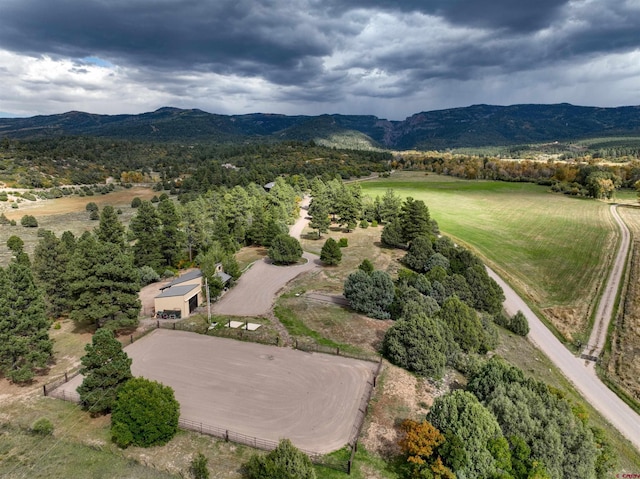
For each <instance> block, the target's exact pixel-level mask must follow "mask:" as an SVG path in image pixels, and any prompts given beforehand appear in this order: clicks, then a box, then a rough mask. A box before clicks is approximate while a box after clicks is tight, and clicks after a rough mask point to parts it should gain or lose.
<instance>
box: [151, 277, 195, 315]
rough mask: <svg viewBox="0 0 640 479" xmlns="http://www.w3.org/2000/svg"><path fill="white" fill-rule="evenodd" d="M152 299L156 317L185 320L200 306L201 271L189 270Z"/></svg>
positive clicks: (161, 289)
mask: <svg viewBox="0 0 640 479" xmlns="http://www.w3.org/2000/svg"><path fill="white" fill-rule="evenodd" d="M160 291H162V292H161V293H160V294H159V295H158V296H156V297H155V299H154V306H155V310H156V315H157V316H158V317H161V318H165V317H166V318H169V319H178V318H186V317H187V316H189V315H190V314H191V313H192V312H193V310H194V309H196V308H197V307H198V306H199V305H200V304H202V271H200V270H199V269H194V270H191V271H189V272H187V273H185V274H183V275H181V276H179V277H177V278H176V279H174V280H173V281H171V283H169V284H168V285H166V286H164V287H162V288H160Z"/></svg>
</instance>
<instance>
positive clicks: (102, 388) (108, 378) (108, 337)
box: [77, 329, 133, 414]
mask: <svg viewBox="0 0 640 479" xmlns="http://www.w3.org/2000/svg"><path fill="white" fill-rule="evenodd" d="M84 350H85V351H86V354H85V355H84V356H83V357H82V358H81V360H80V361H81V363H82V368H81V369H80V374H82V375H83V376H84V379H83V380H82V384H81V385H80V386H79V387H78V389H77V391H78V394H80V404H82V407H83V408H84V409H86V410H88V411H90V412H91V413H92V414H104V413H108V412H110V411H111V408H112V407H113V404H114V403H115V400H116V395H117V392H118V387H119V386H120V385H122V384H124V383H125V382H127V381H128V380H129V379H131V378H132V377H133V376H132V375H131V358H129V356H127V353H126V352H124V351H123V350H122V345H121V344H120V342H119V341H118V340H117V339H116V338H115V336H114V335H113V332H112V331H110V330H108V329H98V330H97V331H96V333H95V334H94V335H93V339H92V341H91V344H87V345H86V346H85V348H84Z"/></svg>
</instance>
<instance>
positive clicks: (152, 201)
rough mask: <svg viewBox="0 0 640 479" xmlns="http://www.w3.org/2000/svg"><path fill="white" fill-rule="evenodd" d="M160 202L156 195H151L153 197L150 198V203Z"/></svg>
mask: <svg viewBox="0 0 640 479" xmlns="http://www.w3.org/2000/svg"><path fill="white" fill-rule="evenodd" d="M159 202H160V198H158V197H157V196H156V195H153V198H151V203H159Z"/></svg>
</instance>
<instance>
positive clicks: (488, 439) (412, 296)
mask: <svg viewBox="0 0 640 479" xmlns="http://www.w3.org/2000/svg"><path fill="white" fill-rule="evenodd" d="M374 203H377V204H379V205H380V211H384V212H385V213H384V220H383V223H384V229H383V232H382V235H381V239H382V243H383V244H384V245H385V246H387V247H392V248H400V249H403V250H405V251H406V253H405V255H404V257H403V258H402V259H401V263H402V264H403V265H404V267H405V268H404V269H401V270H400V271H399V272H398V275H397V278H392V277H391V276H390V275H389V274H388V273H387V272H385V271H380V270H375V268H374V267H373V265H372V264H371V262H370V261H367V260H365V261H363V263H362V264H361V265H360V266H359V268H358V269H357V270H356V271H354V272H353V273H351V274H350V275H349V276H348V277H347V279H346V281H345V283H344V295H345V297H346V298H347V299H348V300H349V303H350V305H351V307H352V308H353V309H355V310H356V311H358V312H360V313H363V314H366V315H368V316H371V317H373V318H379V319H392V320H393V321H394V323H393V324H392V325H391V326H390V327H389V329H387V332H386V333H385V336H384V339H383V342H382V354H383V355H384V356H385V357H386V358H387V359H388V360H389V361H390V362H392V363H393V364H396V365H398V366H400V367H402V368H404V369H406V370H408V371H411V372H413V373H416V374H419V375H422V376H426V377H429V378H433V379H439V378H442V377H443V375H444V373H445V370H446V367H447V366H449V367H453V368H456V369H458V370H460V371H461V372H463V373H464V374H466V375H467V377H468V385H467V387H466V390H465V391H462V390H457V391H452V392H449V393H447V394H445V395H444V396H441V397H438V398H436V400H435V401H434V404H433V406H432V407H431V409H430V412H429V413H428V414H427V416H426V418H425V419H424V420H422V421H412V420H408V421H405V422H404V423H403V425H402V430H403V436H402V439H401V442H400V445H401V447H402V449H403V452H404V454H405V459H406V463H405V465H404V466H403V467H402V470H403V477H424V478H454V477H459V478H466V477H469V478H471V477H473V478H487V479H489V478H503V479H520V478H553V479H560V478H576V479H577V478H582V477H590V478H604V477H607V476H608V474H610V472H611V470H612V469H613V467H614V466H615V461H616V456H615V453H614V452H613V450H612V448H611V446H610V445H609V443H608V441H607V439H606V437H605V435H604V433H603V432H602V431H601V430H599V429H597V428H594V427H592V426H591V425H589V422H588V418H587V415H586V413H585V411H584V410H583V409H582V408H581V407H579V406H577V405H574V404H572V403H570V402H569V401H568V400H567V399H566V398H565V397H564V395H563V394H562V393H561V392H560V391H557V390H554V389H552V388H550V387H548V386H547V385H546V384H544V383H542V382H540V381H536V380H534V379H531V378H528V377H526V376H525V375H524V373H523V372H522V371H520V370H519V369H518V368H516V367H514V366H512V365H510V364H508V363H507V362H506V361H504V360H503V359H501V358H499V357H497V356H494V357H493V358H491V359H487V356H486V353H488V352H489V351H491V350H493V349H495V347H496V346H497V344H498V330H497V325H500V326H505V327H508V328H509V329H511V330H513V331H514V332H516V333H517V334H521V335H526V334H527V333H528V324H527V322H526V318H525V317H524V315H523V314H522V313H521V312H518V313H517V314H516V315H515V316H514V317H513V318H507V317H506V316H505V315H504V312H503V310H502V302H503V301H504V295H503V292H502V290H501V288H500V287H499V286H498V285H497V284H496V283H495V281H493V280H492V279H491V278H490V277H489V276H488V274H487V272H486V269H485V268H484V265H483V264H482V262H481V261H480V260H479V258H478V257H477V256H475V255H474V254H473V253H472V252H471V251H469V250H468V249H466V248H463V247H461V246H458V245H455V244H454V243H453V242H452V241H451V240H450V239H449V238H447V237H445V236H442V235H440V233H439V230H438V226H437V223H436V222H435V221H434V220H433V219H432V218H431V217H430V214H429V210H428V208H427V206H426V205H425V204H424V203H423V202H422V201H416V200H414V199H412V198H406V199H404V200H401V199H400V198H399V197H397V196H396V195H395V193H394V192H393V191H392V190H389V191H387V192H386V193H385V195H384V197H383V198H377V199H376V200H374Z"/></svg>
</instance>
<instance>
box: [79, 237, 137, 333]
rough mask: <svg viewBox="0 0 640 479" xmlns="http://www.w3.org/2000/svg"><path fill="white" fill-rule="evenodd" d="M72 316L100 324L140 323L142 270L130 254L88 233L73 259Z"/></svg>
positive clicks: (81, 240)
mask: <svg viewBox="0 0 640 479" xmlns="http://www.w3.org/2000/svg"><path fill="white" fill-rule="evenodd" d="M68 278H69V287H70V292H71V300H72V311H71V318H72V319H74V320H75V321H79V322H90V323H95V324H96V326H98V327H100V326H102V325H104V324H106V323H108V322H112V321H114V323H112V326H114V327H115V326H123V325H133V324H136V323H137V319H138V313H139V311H140V300H139V299H138V291H139V289H140V287H139V273H138V270H137V268H135V266H134V265H133V259H132V257H131V255H130V254H128V253H125V252H123V251H122V250H121V249H120V248H119V247H118V246H117V245H115V244H114V243H103V242H101V241H98V240H97V239H96V238H95V236H93V235H92V234H90V233H85V234H84V235H83V236H82V237H81V238H80V240H79V241H78V244H77V246H76V249H75V252H74V255H73V257H72V259H71V261H70V263H69V273H68Z"/></svg>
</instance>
